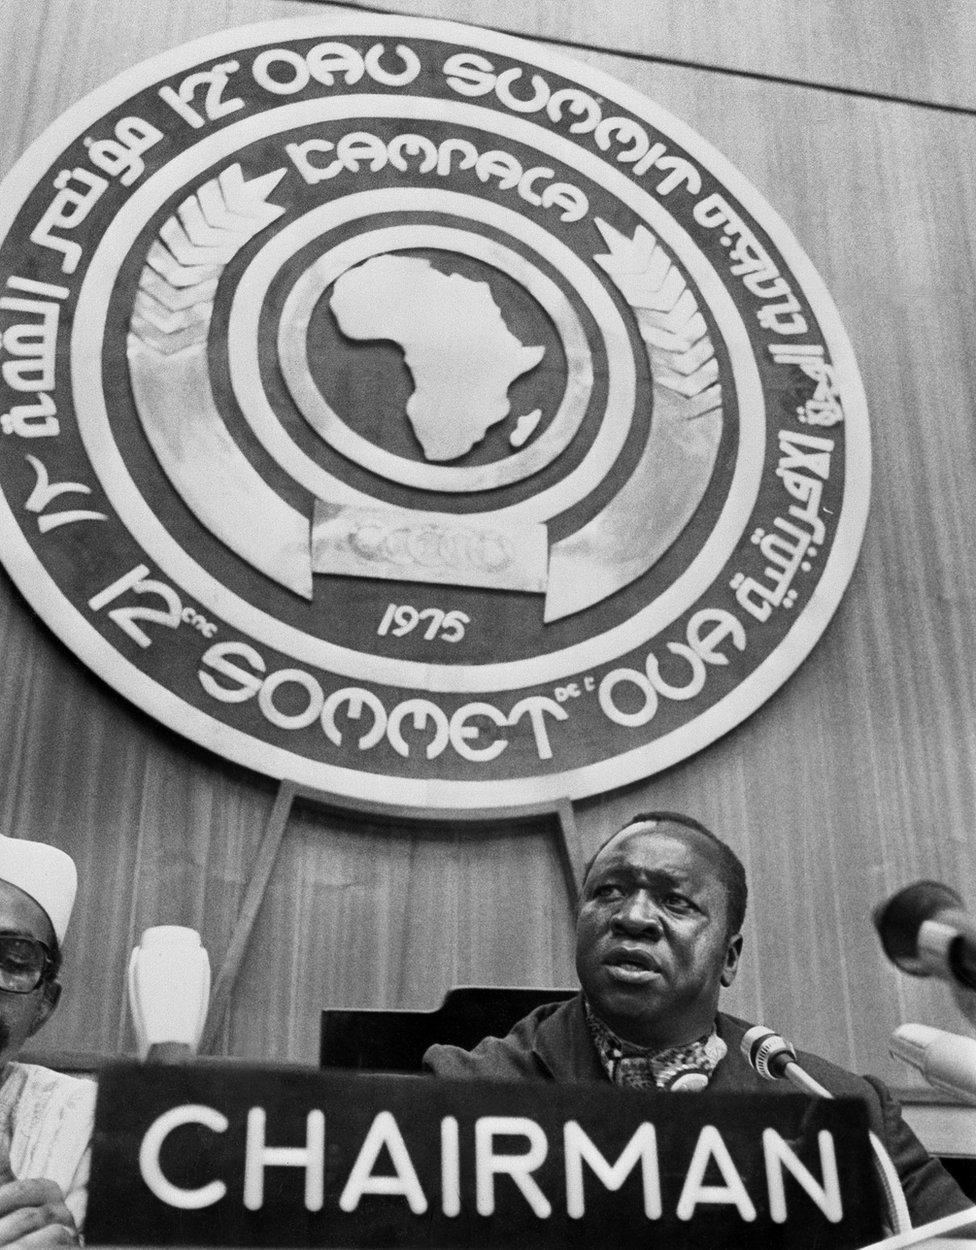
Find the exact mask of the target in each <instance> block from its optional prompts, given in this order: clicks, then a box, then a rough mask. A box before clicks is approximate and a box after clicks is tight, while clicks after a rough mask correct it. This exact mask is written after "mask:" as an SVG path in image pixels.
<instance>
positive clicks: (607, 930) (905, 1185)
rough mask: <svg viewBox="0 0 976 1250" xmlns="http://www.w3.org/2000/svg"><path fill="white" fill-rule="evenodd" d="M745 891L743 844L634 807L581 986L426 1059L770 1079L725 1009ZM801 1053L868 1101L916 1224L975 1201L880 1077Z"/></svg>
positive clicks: (614, 855) (713, 1085)
mask: <svg viewBox="0 0 976 1250" xmlns="http://www.w3.org/2000/svg"><path fill="white" fill-rule="evenodd" d="M746 894H747V891H746V879H745V870H744V868H743V867H742V864H741V862H740V861H739V859H738V857H737V856H736V855H735V853H734V851H733V850H732V849H731V847H729V846H727V845H726V844H725V843H724V842H722V841H721V840H720V839H718V838H717V837H715V835H714V834H713V833H711V832H710V831H709V830H708V829H706V828H705V827H704V825H701V824H699V823H698V822H697V821H695V820H691V819H690V818H689V817H686V816H679V815H677V814H675V813H671V812H651V813H647V814H642V815H638V816H635V817H634V819H633V820H631V821H630V822H629V823H628V824H627V825H625V826H624V828H623V829H621V830H620V831H619V832H618V833H615V834H614V835H613V836H612V837H610V838H609V839H608V840H607V841H606V842H605V843H604V844H603V846H602V847H600V849H599V851H598V852H597V853H596V855H595V856H594V858H593V859H592V860H591V861H590V864H589V865H588V867H587V869H586V871H585V873H584V878H583V883H582V889H581V900H580V907H579V913H578V915H577V924H576V969H577V972H578V974H579V979H580V985H581V987H582V993H581V994H579V995H577V996H576V997H575V998H572V999H570V1000H569V1001H568V1002H564V1003H551V1004H546V1005H545V1006H543V1007H539V1008H537V1009H536V1010H535V1011H533V1012H532V1013H531V1014H530V1015H528V1016H526V1017H525V1018H524V1019H523V1020H520V1021H519V1022H518V1024H516V1025H515V1027H514V1028H513V1029H512V1031H511V1032H510V1033H509V1034H508V1036H507V1037H503V1038H496V1037H488V1038H485V1039H484V1041H482V1042H480V1043H479V1044H478V1046H476V1047H475V1049H474V1050H472V1051H464V1050H460V1049H458V1048H457V1047H454V1046H432V1047H431V1048H430V1049H429V1050H428V1051H427V1053H426V1055H425V1056H424V1063H425V1066H426V1067H427V1068H428V1069H429V1070H430V1071H432V1072H433V1073H435V1074H436V1075H437V1076H443V1077H453V1078H465V1077H469V1078H478V1079H482V1080H523V1079H535V1080H553V1081H593V1080H595V1081H601V1080H610V1081H612V1082H613V1083H614V1084H615V1085H618V1086H623V1087H630V1088H636V1089H648V1088H657V1089H665V1090H674V1091H681V1090H699V1089H704V1088H705V1087H706V1086H707V1088H708V1089H709V1090H714V1091H716V1092H743V1093H760V1092H766V1093H768V1092H770V1090H771V1089H772V1088H774V1087H772V1086H770V1085H769V1084H768V1083H767V1082H765V1081H764V1080H763V1079H762V1078H761V1077H760V1076H759V1075H758V1073H756V1072H755V1071H753V1069H752V1067H751V1066H750V1065H749V1063H748V1062H747V1060H746V1059H745V1058H744V1057H743V1056H742V1054H741V1052H740V1042H741V1040H742V1036H743V1034H744V1033H745V1031H746V1030H747V1029H748V1027H749V1026H748V1024H747V1023H746V1022H745V1021H742V1020H737V1019H735V1018H734V1017H732V1016H729V1015H726V1014H725V1013H724V1012H720V1011H719V1010H718V1000H719V993H720V991H721V989H722V987H723V986H730V985H731V984H732V982H733V981H734V980H735V974H736V970H737V968H738V964H739V956H740V954H741V951H742V935H741V933H740V929H741V926H742V921H743V918H744V916H745V909H746ZM799 1062H800V1063H801V1065H802V1066H803V1067H804V1068H806V1070H807V1071H808V1072H809V1073H810V1074H811V1075H812V1076H813V1077H814V1078H816V1079H817V1080H818V1081H820V1083H821V1084H822V1085H824V1086H826V1088H827V1089H828V1090H829V1091H830V1092H831V1093H833V1094H835V1095H838V1096H848V1097H850V1096H853V1097H858V1098H861V1099H862V1100H863V1101H864V1102H865V1103H866V1104H867V1106H868V1112H869V1117H870V1125H871V1128H872V1130H873V1131H874V1132H875V1133H876V1134H877V1136H878V1137H879V1138H880V1139H881V1141H882V1142H883V1143H884V1145H885V1146H886V1147H887V1150H888V1153H889V1154H890V1155H891V1157H892V1159H893V1160H894V1163H895V1166H896V1168H897V1170H898V1175H899V1178H900V1180H901V1185H902V1189H903V1191H904V1194H905V1198H906V1200H907V1203H908V1209H909V1211H910V1213H911V1217H912V1221H913V1223H914V1224H916V1225H918V1224H921V1223H925V1222H927V1221H929V1220H934V1219H937V1218H938V1217H940V1216H943V1215H948V1214H950V1213H952V1212H955V1211H960V1210H963V1209H965V1208H967V1207H969V1206H970V1203H969V1202H968V1200H967V1199H966V1197H965V1195H964V1194H963V1193H962V1191H961V1190H960V1189H959V1187H958V1186H957V1185H956V1183H955V1181H953V1180H952V1178H951V1177H950V1176H949V1174H948V1173H947V1172H946V1171H945V1170H944V1169H943V1168H942V1167H941V1166H940V1164H939V1163H938V1162H937V1161H936V1160H934V1159H933V1158H931V1157H930V1156H929V1155H928V1154H927V1153H926V1151H925V1150H924V1148H923V1147H922V1145H921V1143H920V1142H919V1141H918V1139H917V1138H916V1137H915V1136H914V1134H913V1133H912V1132H911V1130H910V1129H909V1128H908V1126H907V1125H906V1124H905V1122H904V1121H903V1120H902V1118H901V1114H900V1112H899V1109H898V1106H897V1104H896V1103H895V1101H894V1100H893V1099H892V1097H891V1095H890V1093H889V1092H888V1090H887V1089H886V1088H885V1086H884V1085H883V1084H882V1083H881V1082H880V1081H878V1080H876V1079H875V1078H872V1077H868V1078H862V1077H857V1076H854V1075H853V1074H851V1073H849V1072H845V1071H844V1070H843V1069H842V1068H838V1067H835V1066H834V1065H833V1064H831V1063H828V1062H827V1061H826V1060H823V1059H819V1058H817V1057H816V1056H813V1055H808V1054H803V1053H802V1052H801V1053H800V1055H799Z"/></svg>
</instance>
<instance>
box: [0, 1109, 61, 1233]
mask: <svg viewBox="0 0 976 1250" xmlns="http://www.w3.org/2000/svg"><path fill="white" fill-rule="evenodd" d="M80 1244H81V1238H80V1237H79V1235H78V1229H77V1227H76V1226H75V1221H74V1217H73V1216H72V1214H71V1212H70V1211H69V1210H68V1208H67V1207H66V1206H65V1202H64V1194H63V1193H62V1192H61V1186H60V1185H58V1184H57V1183H56V1182H55V1181H50V1180H45V1179H43V1178H37V1179H34V1180H28V1179H24V1180H20V1181H19V1180H17V1179H16V1177H15V1176H14V1174H13V1171H12V1169H11V1167H10V1143H9V1142H8V1141H7V1138H6V1135H5V1134H2V1133H0V1246H77V1245H80Z"/></svg>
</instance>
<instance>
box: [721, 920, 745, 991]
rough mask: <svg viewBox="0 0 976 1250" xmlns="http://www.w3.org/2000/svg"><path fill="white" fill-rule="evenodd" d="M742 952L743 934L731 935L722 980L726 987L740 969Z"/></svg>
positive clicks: (726, 950)
mask: <svg viewBox="0 0 976 1250" xmlns="http://www.w3.org/2000/svg"><path fill="white" fill-rule="evenodd" d="M741 954H742V934H741V933H736V934H735V936H734V937H730V938H729V941H728V945H727V946H726V948H725V964H724V966H723V968H722V975H721V977H720V982H721V984H722V985H724V986H725V988H726V989H728V988H729V986H730V985H731V984H732V982H733V981H734V980H735V974H736V973H737V972H738V971H739V956H740V955H741Z"/></svg>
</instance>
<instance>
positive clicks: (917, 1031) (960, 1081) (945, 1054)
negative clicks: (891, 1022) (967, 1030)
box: [888, 1024, 976, 1102]
mask: <svg viewBox="0 0 976 1250" xmlns="http://www.w3.org/2000/svg"><path fill="white" fill-rule="evenodd" d="M888 1050H889V1052H890V1053H891V1054H892V1055H894V1056H895V1058H896V1059H902V1060H904V1062H905V1063H907V1064H910V1065H911V1067H913V1068H915V1069H916V1070H917V1071H919V1072H921V1074H922V1076H924V1077H925V1079H926V1081H928V1083H929V1084H930V1085H931V1086H932V1087H933V1088H934V1089H941V1090H943V1091H944V1092H945V1093H947V1094H954V1095H956V1096H957V1097H959V1098H964V1099H965V1100H966V1101H967V1102H976V1038H972V1037H961V1036H960V1035H959V1034H958V1033H945V1032H943V1030H942V1029H933V1028H930V1027H929V1026H928V1025H927V1024H900V1025H899V1026H898V1028H897V1029H895V1031H894V1033H892V1035H891V1040H890V1041H889V1043H888Z"/></svg>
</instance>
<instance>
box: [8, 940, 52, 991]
mask: <svg viewBox="0 0 976 1250" xmlns="http://www.w3.org/2000/svg"><path fill="white" fill-rule="evenodd" d="M54 971H55V970H54V957H53V955H52V954H51V952H50V951H49V950H48V948H47V947H46V946H45V945H44V943H43V942H39V941H38V940H37V938H32V937H26V936H25V935H24V934H23V933H0V990H6V991H7V993H8V994H29V993H30V992H31V991H32V990H36V989H37V987H38V986H39V985H40V984H41V982H42V981H50V980H52V979H53V977H54Z"/></svg>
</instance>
